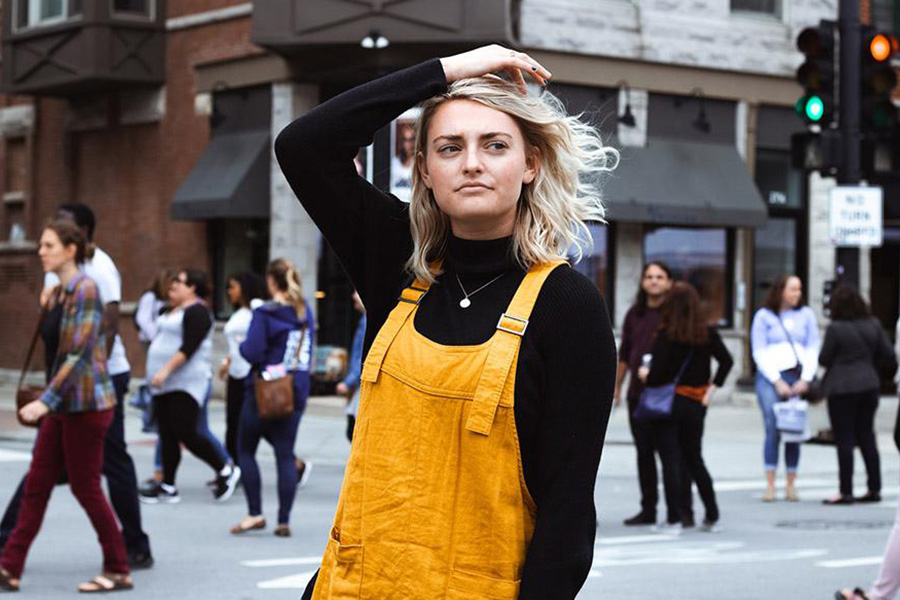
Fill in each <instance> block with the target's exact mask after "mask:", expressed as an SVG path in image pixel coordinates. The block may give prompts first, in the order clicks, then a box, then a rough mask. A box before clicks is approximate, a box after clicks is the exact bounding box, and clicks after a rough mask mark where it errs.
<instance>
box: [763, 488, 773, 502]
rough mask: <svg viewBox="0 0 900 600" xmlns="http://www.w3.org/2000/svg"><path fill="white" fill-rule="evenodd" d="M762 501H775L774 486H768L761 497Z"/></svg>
mask: <svg viewBox="0 0 900 600" xmlns="http://www.w3.org/2000/svg"><path fill="white" fill-rule="evenodd" d="M762 501H763V502H775V488H768V489H767V490H766V493H765V494H763V497H762Z"/></svg>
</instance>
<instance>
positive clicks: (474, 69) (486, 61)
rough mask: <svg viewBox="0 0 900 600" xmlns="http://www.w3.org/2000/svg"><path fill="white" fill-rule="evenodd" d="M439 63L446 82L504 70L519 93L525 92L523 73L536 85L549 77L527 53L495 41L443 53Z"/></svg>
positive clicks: (544, 82) (548, 79)
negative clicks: (452, 53)
mask: <svg viewBox="0 0 900 600" xmlns="http://www.w3.org/2000/svg"><path fill="white" fill-rule="evenodd" d="M441 66H442V67H443V68H444V75H445V76H446V77H447V83H453V82H454V81H458V80H460V79H466V78H469V77H481V76H482V75H487V74H488V73H495V72H498V71H505V72H507V73H508V74H509V75H510V77H512V79H513V81H514V82H515V83H516V85H517V86H518V87H519V89H520V90H521V92H522V93H523V94H524V93H526V92H527V88H526V87H525V76H524V75H523V74H528V75H530V76H531V77H533V78H534V79H535V81H537V83H539V84H540V85H547V83H548V82H549V81H550V71H548V70H547V69H545V68H544V67H543V65H541V64H540V63H539V62H538V61H536V60H534V59H533V58H531V56H529V55H528V54H526V53H524V52H517V51H516V50H511V49H509V48H505V47H503V46H500V45H498V44H491V45H489V46H482V47H481V48H476V49H475V50H469V51H468V52H463V53H462V54H456V55H454V56H447V57H444V58H442V59H441Z"/></svg>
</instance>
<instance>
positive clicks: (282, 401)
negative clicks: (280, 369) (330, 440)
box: [253, 326, 306, 420]
mask: <svg viewBox="0 0 900 600" xmlns="http://www.w3.org/2000/svg"><path fill="white" fill-rule="evenodd" d="M305 337H306V326H304V327H303V329H302V330H301V333H300V342H299V343H298V344H297V357H298V358H299V357H300V349H301V348H303V340H304V338H305ZM253 391H254V392H255V393H256V412H257V414H259V418H260V419H264V420H269V419H282V418H284V417H287V416H289V415H290V414H291V413H293V412H294V376H293V375H292V374H290V373H288V374H287V375H285V376H284V377H279V378H278V379H263V378H262V376H261V375H260V374H259V373H257V374H256V377H255V379H254V380H253Z"/></svg>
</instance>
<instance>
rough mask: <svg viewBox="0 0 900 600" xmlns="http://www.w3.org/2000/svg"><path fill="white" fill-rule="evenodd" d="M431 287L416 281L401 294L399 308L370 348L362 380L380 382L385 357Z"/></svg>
mask: <svg viewBox="0 0 900 600" xmlns="http://www.w3.org/2000/svg"><path fill="white" fill-rule="evenodd" d="M429 287H431V286H430V284H428V283H424V282H421V281H419V280H416V281H415V282H414V283H412V284H411V285H410V286H409V287H408V288H404V290H403V291H402V292H401V293H400V298H398V300H399V301H398V302H397V306H395V307H394V310H392V311H391V314H390V315H388V318H387V320H386V321H385V322H384V325H382V326H381V329H380V330H379V331H378V335H377V336H375V341H374V342H372V347H371V348H369V354H368V355H367V356H366V364H365V365H363V371H362V375H361V376H360V380H362V381H368V382H370V383H375V382H376V381H378V374H379V373H381V365H382V363H383V362H384V357H385V355H387V351H388V348H390V347H391V344H392V343H393V341H394V338H395V337H397V333H399V331H400V329H401V328H402V327H403V325H404V323H406V320H407V319H408V318H409V315H411V314H412V313H413V311H414V310H415V309H416V308H417V307H418V306H419V302H421V301H422V298H423V297H424V296H425V294H426V293H427V292H428V288H429Z"/></svg>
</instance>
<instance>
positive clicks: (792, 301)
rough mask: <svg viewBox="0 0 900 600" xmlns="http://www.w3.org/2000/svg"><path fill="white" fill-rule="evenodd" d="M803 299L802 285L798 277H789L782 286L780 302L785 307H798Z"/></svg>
mask: <svg viewBox="0 0 900 600" xmlns="http://www.w3.org/2000/svg"><path fill="white" fill-rule="evenodd" d="M802 298H803V284H802V283H801V282H800V278H799V277H791V278H790V279H788V280H787V283H786V284H785V285H784V291H783V292H782V293H781V302H782V303H783V304H786V305H787V306H791V307H794V306H798V305H799V304H800V300H801V299H802Z"/></svg>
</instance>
